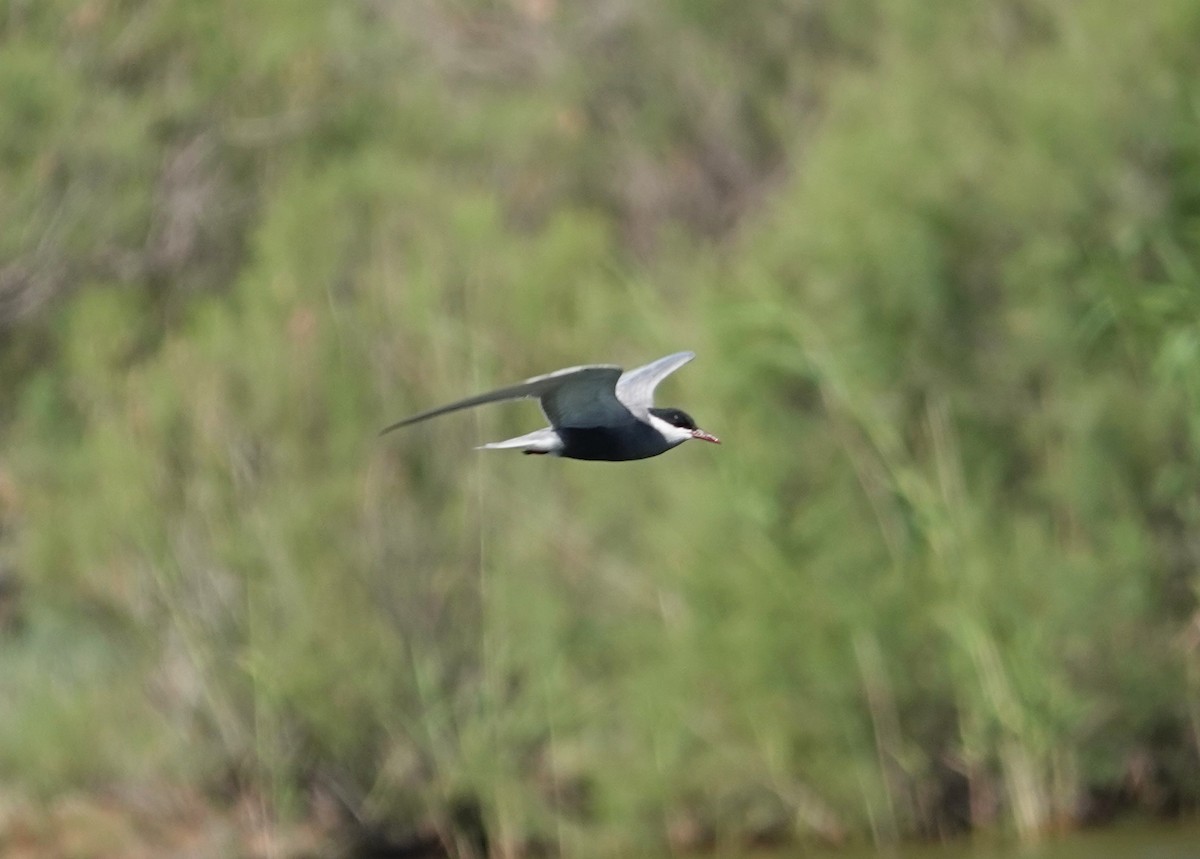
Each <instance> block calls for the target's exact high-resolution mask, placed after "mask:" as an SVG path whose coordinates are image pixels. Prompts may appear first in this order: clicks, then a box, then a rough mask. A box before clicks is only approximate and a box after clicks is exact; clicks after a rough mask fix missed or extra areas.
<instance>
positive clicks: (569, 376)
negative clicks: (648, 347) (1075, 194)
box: [379, 352, 721, 462]
mask: <svg viewBox="0 0 1200 859" xmlns="http://www.w3.org/2000/svg"><path fill="white" fill-rule="evenodd" d="M695 357H696V355H695V353H693V352H676V353H675V354H674V355H668V356H666V357H665V358H659V359H658V360H657V361H654V362H652V363H650V364H647V365H646V366H644V367H638V368H636V369H633V370H625V371H622V370H621V368H620V367H616V366H614V365H612V364H586V365H584V366H582V367H568V368H567V369H565V370H557V371H555V372H553V373H547V374H546V375H544V376H534V377H533V378H532V379H526V380H525V381H524V382H520V383H518V384H516V385H511V386H509V387H507V388H499V389H497V390H495V391H489V392H487V393H486V394H479V395H477V396H474V397H468V398H467V399H465V400H459V401H458V402H455V403H450V405H448V406H441V407H439V408H436V409H430V410H429V411H427V412H421V413H420V414H419V415H413V416H412V417H411V418H405V419H404V420H402V421H397V422H396V423H394V424H392V425H391V426H388V427H385V428H384V429H382V430H381V431H380V433H379V434H380V435H383V434H384V433H388V432H391V431H392V430H396V429H400V427H406V426H409V425H410V424H415V423H418V422H420V421H424V420H428V419H429V418H436V417H437V416H439V415H444V414H448V413H450V412H457V411H459V410H460V409H469V408H472V407H473V406H481V405H483V404H484V403H495V402H500V401H502V400H519V399H525V398H529V397H536V398H537V400H538V402H539V403H540V404H541V406H542V411H543V412H544V413H545V415H546V418H547V420H549V421H550V426H548V427H546V428H544V429H539V430H534V431H533V432H531V433H526V434H525V435H522V436H517V437H516V438H510V439H507V440H505V441H495V442H492V443H491V444H484V445H480V447H479V448H477V450H482V449H488V450H520V451H523V452H524V453H538V454H551V455H553V456H565V457H567V458H569V459H592V460H607V461H609V462H620V461H623V460H629V459H646V458H648V457H651V456H658V455H659V454H660V453H666V452H667V451H668V450H670V449H671V448H673V447H676V446H677V445H680V444H683V442H685V441H687V440H688V439H692V438H698V439H700V440H701V441H711V442H712V443H713V444H720V443H721V442H720V440H719V439H718V438H717V437H716V436H714V435H711V434H710V433H707V432H705V431H704V430H702V429H700V428H699V427H698V426H696V422H695V421H694V420H692V418H691V416H690V415H689V414H688V413H687V412H684V411H682V410H681V409H659V408H655V407H654V405H653V403H654V389H655V388H657V387H658V384H659V382H661V381H662V380H663V379H665V378H666V377H667V376H669V375H671V374H672V373H674V372H675V371H676V370H678V369H679V368H680V367H682V366H683V365H684V364H686V363H687V362H688V361H691V360H692V359H693V358H695Z"/></svg>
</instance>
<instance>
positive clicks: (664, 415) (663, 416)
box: [650, 409, 721, 444]
mask: <svg viewBox="0 0 1200 859" xmlns="http://www.w3.org/2000/svg"><path fill="white" fill-rule="evenodd" d="M650 418H651V422H652V426H653V427H654V428H655V429H656V430H658V431H659V432H660V433H662V434H663V437H664V438H666V439H667V440H668V441H671V442H673V443H675V444H680V443H681V442H685V441H687V440H688V439H690V438H698V439H700V440H701V441H711V442H712V443H713V444H720V443H721V440H720V439H719V438H717V437H716V436H715V435H712V434H711V433H707V432H705V431H704V430H702V429H700V427H698V426H696V422H695V421H694V420H692V416H691V415H689V414H688V413H687V412H685V411H684V410H683V409H651V410H650ZM655 418H657V420H655Z"/></svg>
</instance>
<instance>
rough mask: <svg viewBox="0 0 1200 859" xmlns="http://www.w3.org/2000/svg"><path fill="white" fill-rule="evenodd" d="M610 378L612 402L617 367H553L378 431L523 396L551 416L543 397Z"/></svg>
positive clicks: (600, 365)
mask: <svg viewBox="0 0 1200 859" xmlns="http://www.w3.org/2000/svg"><path fill="white" fill-rule="evenodd" d="M601 374H602V375H604V376H605V377H611V378H612V381H611V382H609V383H608V390H609V398H610V399H612V401H613V403H614V404H616V398H615V397H614V396H613V394H612V388H613V385H614V384H615V383H616V379H617V377H619V376H620V374H621V368H620V367H614V366H610V365H606V364H597V365H588V366H582V367H568V368H567V369H565V370H556V371H555V372H553V373H547V374H546V375H544V376H534V377H533V378H532V379H526V380H525V381H524V382H519V383H518V384H516V385H509V386H508V387H506V388H497V389H496V390H494V391H488V392H486V393H483V394H476V395H475V396H473V397H467V398H466V399H465V400H458V401H456V402H453V403H450V404H449V405H445V406H439V407H437V408H436V409H430V410H428V411H425V412H421V413H420V414H416V415H413V416H412V417H409V418H405V419H404V420H401V421H396V423H394V424H389V425H388V426H386V427H384V428H383V429H381V430H380V431H379V434H380V435H383V434H384V433H389V432H391V431H392V430H397V429H400V428H401V427H406V426H409V425H410V424H415V423H420V422H421V421H427V420H429V419H430V418H436V417H438V416H440V415H445V414H449V413H450V412H457V411H461V410H462V409H469V408H473V407H474V406H482V405H484V404H485V403H498V402H502V401H504V400H520V399H524V398H527V397H538V398H540V399H541V400H542V410H543V411H546V415H547V417H550V418H551V422H553V421H554V418H553V417H551V415H550V413H549V411H547V410H546V400H547V399H548V398H552V397H553V396H554V395H555V393H556V392H559V391H561V389H563V388H568V389H570V388H571V387H572V386H573V385H574V384H576V383H578V384H581V385H582V386H583V387H584V388H589V387H590V386H591V385H592V384H594V382H592V380H593V379H595V378H596V377H597V376H599V375H601ZM576 396H577V395H576V394H571V393H570V391H569V390H568V395H567V398H566V400H564V404H566V405H569V404H570V402H572V401H573V400H574V398H575V397H576Z"/></svg>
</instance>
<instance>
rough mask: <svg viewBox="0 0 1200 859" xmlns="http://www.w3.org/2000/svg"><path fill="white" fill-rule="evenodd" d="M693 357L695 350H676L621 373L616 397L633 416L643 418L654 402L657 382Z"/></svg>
mask: <svg viewBox="0 0 1200 859" xmlns="http://www.w3.org/2000/svg"><path fill="white" fill-rule="evenodd" d="M695 357H696V353H695V352H676V353H675V354H674V355H667V356H666V357H665V358H659V359H658V360H657V361H652V362H651V363H649V364H647V365H646V366H644V367H637V368H635V369H633V370H629V371H627V372H625V373H622V374H621V378H620V379H619V380H618V381H617V389H616V394H617V399H618V400H620V401H621V403H622V404H623V405H624V406H625V407H626V408H627V409H629V411H631V412H633V414H634V415H635V416H637V417H638V418H639V419H642V420H645V418H646V417H647V416H648V414H649V411H650V406H652V405H653V404H654V389H655V388H657V387H658V384H659V382H661V381H662V380H663V379H665V378H667V376H669V375H671V374H672V373H674V372H675V371H676V370H678V369H679V368H680V367H682V366H683V365H684V364H686V363H687V362H688V361H690V360H692V359H693V358H695Z"/></svg>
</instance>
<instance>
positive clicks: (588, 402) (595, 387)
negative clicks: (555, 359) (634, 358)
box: [539, 365, 633, 427]
mask: <svg viewBox="0 0 1200 859" xmlns="http://www.w3.org/2000/svg"><path fill="white" fill-rule="evenodd" d="M555 376H556V374H554V373H551V374H550V376H549V377H547V378H548V379H553V378H554V377H555ZM620 378H621V368H620V367H612V366H603V365H601V366H594V367H577V368H575V370H574V372H572V373H571V374H570V375H568V376H566V377H565V378H562V379H561V380H556V381H558V384H556V385H554V386H553V387H548V388H547V389H546V390H545V391H544V392H543V393H541V394H540V395H539V398H540V400H541V404H542V411H543V412H544V413H545V415H546V419H547V420H549V421H550V425H551V426H554V427H602V426H617V425H620V424H623V423H629V422H631V421H632V420H633V415H631V414H630V413H629V410H628V409H627V408H625V406H623V405H622V404H621V403H620V401H618V400H617V394H616V388H617V380H618V379H620Z"/></svg>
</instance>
